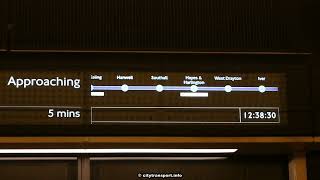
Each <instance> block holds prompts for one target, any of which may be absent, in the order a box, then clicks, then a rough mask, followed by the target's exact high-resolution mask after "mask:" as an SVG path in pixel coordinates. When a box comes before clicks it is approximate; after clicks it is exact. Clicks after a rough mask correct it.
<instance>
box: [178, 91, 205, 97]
mask: <svg viewBox="0 0 320 180" xmlns="http://www.w3.org/2000/svg"><path fill="white" fill-rule="evenodd" d="M208 96H209V94H208V93H207V92H180V97H208Z"/></svg>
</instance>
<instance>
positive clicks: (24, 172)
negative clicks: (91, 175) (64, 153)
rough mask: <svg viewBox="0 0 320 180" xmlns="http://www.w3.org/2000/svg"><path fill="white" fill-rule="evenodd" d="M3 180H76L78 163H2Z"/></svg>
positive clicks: (0, 163)
mask: <svg viewBox="0 0 320 180" xmlns="http://www.w3.org/2000/svg"><path fill="white" fill-rule="evenodd" d="M0 176H1V180H21V179H23V180H44V179H46V180H76V179H77V164H76V161H74V162H69V161H42V160H41V161H32V160H31V161H0Z"/></svg>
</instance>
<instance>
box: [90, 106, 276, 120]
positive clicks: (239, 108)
mask: <svg viewBox="0 0 320 180" xmlns="http://www.w3.org/2000/svg"><path fill="white" fill-rule="evenodd" d="M93 109H238V110H239V122H205V121H203V122H192V121H191V122H183V121H181V122H180V121H179V122H178V121H94V120H93ZM241 109H277V110H278V115H279V121H278V122H242V119H241ZM90 123H91V124H94V123H119V124H122V123H137V124H144V123H145V124H166V123H167V124H279V123H280V110H279V107H208V106H207V107H91V121H90Z"/></svg>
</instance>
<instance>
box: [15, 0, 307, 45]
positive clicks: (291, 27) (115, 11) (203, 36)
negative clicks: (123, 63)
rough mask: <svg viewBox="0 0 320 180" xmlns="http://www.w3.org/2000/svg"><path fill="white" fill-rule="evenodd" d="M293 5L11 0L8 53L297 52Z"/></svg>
mask: <svg viewBox="0 0 320 180" xmlns="http://www.w3.org/2000/svg"><path fill="white" fill-rule="evenodd" d="M299 3H300V2H299V0H294V1H292V0H290V1H289V0H285V1H277V0H260V1H256V0H215V1H212V0H201V1H197V0H175V1H171V0H139V1H137V0H134V1H129V2H128V1H126V0H107V1H106V0H92V1H89V0H69V1H62V0H60V1H52V0H50V1H47V0H13V1H12V4H13V12H12V16H13V21H14V23H15V31H14V32H15V33H14V41H13V42H14V44H13V49H16V50H26V49H33V50H34V49H42V50H44V49H46V50H56V49H69V50H70V49H87V50H93V49H94V50H111V49H117V50H134V49H135V50H159V49H161V50H173V49H176V50H177V49H183V50H190V49H193V50H217V51H301V50H305V46H304V44H303V41H302V40H303V39H304V38H303V34H301V32H300V30H301V27H300V20H301V19H300V11H301V10H300V4H299Z"/></svg>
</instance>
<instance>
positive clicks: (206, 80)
mask: <svg viewBox="0 0 320 180" xmlns="http://www.w3.org/2000/svg"><path fill="white" fill-rule="evenodd" d="M0 73H1V74H0V83H1V84H0V91H1V93H0V124H2V125H20V124H21V125H60V124H63V125H81V124H87V125H90V124H91V125H93V126H101V125H106V124H249V123H250V124H252V123H253V124H261V123H264V124H282V123H286V122H287V114H286V111H287V102H286V93H287V92H286V81H287V80H286V74H285V73H266V72H263V73H256V72H255V73H227V72H205V73H203V72H192V73H188V72H134V71H132V72H124V71H122V72H120V71H114V72H101V71H100V72H79V71H74V72H72V71H62V72H59V71H10V72H9V71H0Z"/></svg>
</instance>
